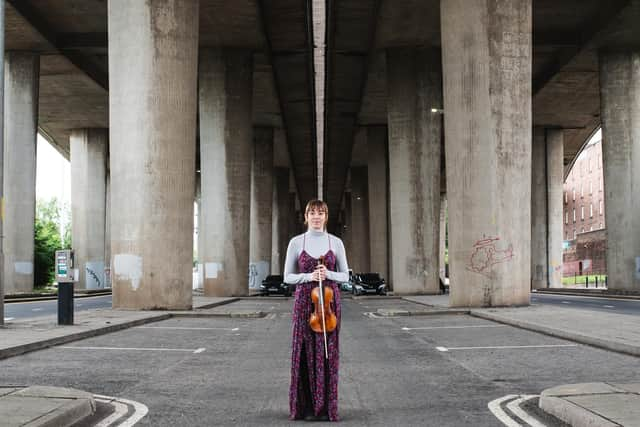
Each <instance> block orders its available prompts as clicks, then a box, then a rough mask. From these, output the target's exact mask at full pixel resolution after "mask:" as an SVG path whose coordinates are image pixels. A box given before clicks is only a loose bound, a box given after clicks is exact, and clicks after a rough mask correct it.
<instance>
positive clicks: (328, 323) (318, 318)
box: [309, 257, 338, 358]
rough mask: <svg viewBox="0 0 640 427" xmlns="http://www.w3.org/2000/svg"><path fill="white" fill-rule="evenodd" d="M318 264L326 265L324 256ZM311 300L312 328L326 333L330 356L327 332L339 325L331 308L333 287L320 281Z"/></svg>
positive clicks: (312, 292)
mask: <svg viewBox="0 0 640 427" xmlns="http://www.w3.org/2000/svg"><path fill="white" fill-rule="evenodd" d="M318 265H324V257H320V259H319V261H318ZM311 301H312V302H313V312H312V313H311V316H310V317H309V326H311V330H313V331H314V332H317V333H319V334H324V352H325V357H326V358H329V355H328V352H327V332H332V331H334V330H335V329H336V327H337V326H338V318H337V317H336V315H335V313H334V312H333V310H332V309H331V303H332V302H333V289H331V288H330V287H324V286H322V280H320V281H319V282H318V287H316V288H314V289H313V290H312V291H311Z"/></svg>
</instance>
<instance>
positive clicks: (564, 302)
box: [562, 301, 571, 304]
mask: <svg viewBox="0 0 640 427" xmlns="http://www.w3.org/2000/svg"><path fill="white" fill-rule="evenodd" d="M562 303H563V304H571V303H570V302H569V301H562Z"/></svg>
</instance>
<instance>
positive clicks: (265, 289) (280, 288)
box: [260, 275, 292, 297]
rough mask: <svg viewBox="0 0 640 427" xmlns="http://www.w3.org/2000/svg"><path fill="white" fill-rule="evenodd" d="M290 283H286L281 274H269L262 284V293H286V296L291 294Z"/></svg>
mask: <svg viewBox="0 0 640 427" xmlns="http://www.w3.org/2000/svg"><path fill="white" fill-rule="evenodd" d="M291 289H292V287H291V286H290V285H287V284H286V283H284V278H283V277H282V276H280V275H271V276H267V277H266V278H265V279H264V280H263V281H262V284H261V285H260V294H261V295H278V294H280V295H284V296H286V297H290V296H291Z"/></svg>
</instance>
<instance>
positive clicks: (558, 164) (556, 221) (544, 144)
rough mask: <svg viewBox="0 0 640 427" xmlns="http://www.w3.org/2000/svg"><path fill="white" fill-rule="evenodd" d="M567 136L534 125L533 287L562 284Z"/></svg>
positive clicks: (532, 159) (558, 285)
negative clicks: (563, 196) (565, 147)
mask: <svg viewBox="0 0 640 427" xmlns="http://www.w3.org/2000/svg"><path fill="white" fill-rule="evenodd" d="M563 183H564V138H563V131H562V130H561V129H544V128H541V127H535V128H534V129H533V144H532V151H531V288H532V289H542V288H547V287H552V288H556V287H561V286H562V241H563V234H562V230H563V226H562V219H563V209H564V208H563V200H562V195H563Z"/></svg>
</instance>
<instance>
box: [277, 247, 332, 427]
mask: <svg viewBox="0 0 640 427" xmlns="http://www.w3.org/2000/svg"><path fill="white" fill-rule="evenodd" d="M317 264H318V260H317V259H316V258H313V257H312V256H311V255H309V254H308V253H307V252H306V251H305V250H304V244H303V248H302V252H301V253H300V256H299V257H298V272H299V273H311V272H313V270H314V269H315V267H316V265H317ZM325 265H326V267H327V269H328V270H332V271H335V268H336V256H335V254H334V252H333V251H332V250H331V242H329V251H328V252H327V254H326V255H325ZM322 284H323V286H329V287H331V289H333V295H334V299H333V303H332V306H331V308H332V310H333V312H334V313H335V314H336V317H337V318H338V326H337V327H336V329H335V330H334V331H333V332H329V333H327V346H328V352H329V359H328V360H327V359H325V353H324V337H323V334H318V333H316V332H314V331H312V330H311V327H310V326H309V316H311V312H312V311H313V302H312V301H311V291H312V290H313V288H314V287H316V286H317V285H318V283H317V282H310V283H302V284H299V285H298V286H296V297H295V303H294V308H293V343H292V347H293V348H292V352H291V387H290V389H289V411H290V415H289V418H290V419H292V420H297V419H302V418H304V417H305V416H307V415H315V416H324V415H327V416H328V417H329V420H331V421H338V362H339V345H338V336H339V333H340V290H339V287H338V286H337V285H336V283H335V282H332V281H330V280H325V281H324V282H322Z"/></svg>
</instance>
